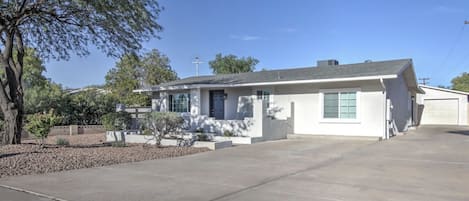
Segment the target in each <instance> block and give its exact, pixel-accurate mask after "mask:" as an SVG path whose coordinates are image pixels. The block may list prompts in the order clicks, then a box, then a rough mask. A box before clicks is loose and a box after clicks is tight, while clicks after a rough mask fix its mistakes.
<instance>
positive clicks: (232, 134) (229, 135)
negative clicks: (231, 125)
mask: <svg viewBox="0 0 469 201" xmlns="http://www.w3.org/2000/svg"><path fill="white" fill-rule="evenodd" d="M223 136H225V137H233V136H235V135H234V133H233V132H232V131H228V130H226V131H224V132H223Z"/></svg>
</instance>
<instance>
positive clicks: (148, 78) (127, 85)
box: [106, 49, 178, 106]
mask: <svg viewBox="0 0 469 201" xmlns="http://www.w3.org/2000/svg"><path fill="white" fill-rule="evenodd" d="M169 62H170V61H169V58H168V57H167V56H166V55H164V54H161V53H160V52H159V51H158V50H156V49H153V50H151V51H150V52H148V53H145V54H143V55H142V56H139V55H137V54H134V53H133V54H127V55H124V56H123V57H122V58H121V59H120V60H119V62H117V63H116V67H115V68H112V69H111V70H109V72H108V73H107V75H106V88H107V89H108V90H110V91H111V94H112V95H114V96H115V97H116V99H118V100H119V101H120V102H121V103H124V104H127V105H138V106H146V105H149V104H150V97H149V96H148V95H147V94H138V93H133V90H135V89H138V88H142V87H146V86H151V85H158V84H161V83H164V82H169V81H172V80H176V79H178V77H177V74H176V72H174V71H173V70H172V69H171V66H170V64H169Z"/></svg>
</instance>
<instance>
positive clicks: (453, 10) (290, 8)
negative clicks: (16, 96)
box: [46, 0, 469, 87]
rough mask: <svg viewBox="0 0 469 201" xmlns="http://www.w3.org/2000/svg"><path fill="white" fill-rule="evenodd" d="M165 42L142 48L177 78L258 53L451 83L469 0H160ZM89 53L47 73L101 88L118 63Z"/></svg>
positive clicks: (468, 51) (268, 63)
mask: <svg viewBox="0 0 469 201" xmlns="http://www.w3.org/2000/svg"><path fill="white" fill-rule="evenodd" d="M160 4H161V5H163V6H164V7H165V10H164V11H163V12H162V13H161V18H160V21H159V23H160V24H161V25H162V26H163V27H164V31H163V32H162V33H161V34H160V36H161V37H162V39H161V40H156V39H155V40H151V41H147V42H145V43H144V47H145V49H146V50H150V49H152V48H157V49H159V50H160V51H162V52H163V53H164V54H166V55H167V56H168V57H169V58H170V59H171V66H172V67H173V68H174V69H175V70H176V72H177V73H178V75H179V77H181V78H184V77H188V76H192V75H195V67H194V65H193V64H192V63H191V62H192V60H193V58H194V57H195V56H199V57H200V58H201V59H202V60H203V61H205V63H203V64H201V70H200V73H201V74H210V73H211V71H210V69H209V67H208V61H209V60H212V59H213V58H214V57H215V54H217V53H223V54H235V55H238V56H252V57H255V58H257V59H259V60H260V63H259V64H258V65H257V66H256V68H257V69H258V70H260V69H262V68H266V69H277V68H289V67H299V66H313V65H315V64H316V61H317V60H320V59H329V58H335V59H338V60H339V62H340V63H342V64H346V63H357V62H363V61H364V60H367V59H371V60H374V61H378V60H389V59H398V58H412V59H413V61H414V65H415V68H416V72H417V76H418V77H430V78H431V80H430V84H431V85H450V81H451V79H452V78H453V77H455V76H457V75H459V74H461V73H462V72H464V71H466V72H468V71H469V25H466V26H467V27H464V25H463V24H464V20H466V19H467V20H469V1H453V0H447V1H443V0H441V1H432V0H425V1H423V0H421V1H409V0H393V1H371V0H370V1H355V0H354V1H346V0H342V1H339V0H323V1H307V0H275V1H272V0H230V1H228V0H197V1H184V0H161V1H160ZM90 49H91V55H89V56H88V57H85V58H79V57H73V58H72V59H70V60H68V61H60V62H57V61H48V62H47V63H46V67H47V73H46V76H48V77H50V78H52V80H53V81H55V82H58V83H61V84H63V85H64V86H66V87H82V86H86V85H91V84H103V83H104V76H105V74H106V72H107V71H108V70H109V69H110V68H112V67H113V66H114V64H115V62H116V61H117V59H115V58H108V57H106V56H105V55H104V54H102V53H100V52H99V51H96V50H95V49H94V48H90Z"/></svg>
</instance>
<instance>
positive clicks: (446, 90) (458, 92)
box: [419, 85, 469, 95]
mask: <svg viewBox="0 0 469 201" xmlns="http://www.w3.org/2000/svg"><path fill="white" fill-rule="evenodd" d="M419 86H420V87H422V88H428V89H434V90H438V91H444V92H450V93H456V94H462V95H469V93H468V92H464V91H457V90H452V89H444V88H440V87H432V86H427V85H419Z"/></svg>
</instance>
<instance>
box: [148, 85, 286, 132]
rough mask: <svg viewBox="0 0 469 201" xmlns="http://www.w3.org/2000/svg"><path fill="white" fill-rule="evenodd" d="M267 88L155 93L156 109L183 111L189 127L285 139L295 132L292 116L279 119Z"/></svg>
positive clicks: (205, 89) (186, 90) (202, 89)
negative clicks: (274, 111)
mask: <svg viewBox="0 0 469 201" xmlns="http://www.w3.org/2000/svg"><path fill="white" fill-rule="evenodd" d="M272 105H273V102H272V94H271V91H269V90H267V89H258V88H252V87H237V88H192V89H182V90H172V91H160V92H159V93H155V94H154V95H153V99H152V110H153V111H161V112H169V111H171V112H179V113H181V115H182V116H183V117H184V119H186V122H187V129H188V130H190V131H199V132H204V133H211V134H214V135H217V136H222V135H228V136H244V137H251V138H257V139H259V138H261V139H262V140H275V139H284V138H286V135H287V133H288V131H292V130H293V129H292V125H293V123H292V121H291V119H290V118H284V119H276V118H275V117H274V115H273V113H272V111H273V110H272V108H273V107H272Z"/></svg>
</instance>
